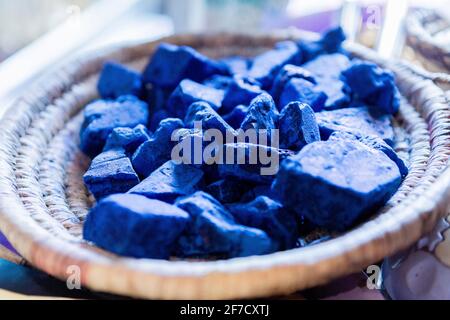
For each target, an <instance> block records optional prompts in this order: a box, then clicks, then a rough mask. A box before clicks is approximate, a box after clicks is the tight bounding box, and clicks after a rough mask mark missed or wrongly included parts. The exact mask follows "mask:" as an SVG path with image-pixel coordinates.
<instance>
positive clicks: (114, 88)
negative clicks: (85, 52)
mask: <svg viewBox="0 0 450 320" xmlns="http://www.w3.org/2000/svg"><path fill="white" fill-rule="evenodd" d="M142 89H143V86H142V79H141V75H140V74H139V73H138V72H136V71H133V70H130V69H128V68H126V67H125V66H122V65H120V64H118V63H114V62H106V63H105V64H104V65H103V69H102V71H101V73H100V78H99V80H98V83H97V90H98V92H99V94H100V96H101V97H102V98H103V99H116V98H118V97H120V96H124V95H133V96H137V97H139V96H140V95H141V94H142Z"/></svg>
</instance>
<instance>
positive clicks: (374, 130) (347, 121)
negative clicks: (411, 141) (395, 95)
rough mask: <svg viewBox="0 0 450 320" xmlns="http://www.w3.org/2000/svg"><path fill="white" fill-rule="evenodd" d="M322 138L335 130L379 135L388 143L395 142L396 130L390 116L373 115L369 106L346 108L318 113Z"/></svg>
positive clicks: (326, 137) (325, 137)
mask: <svg viewBox="0 0 450 320" xmlns="http://www.w3.org/2000/svg"><path fill="white" fill-rule="evenodd" d="M316 119H317V123H318V125H319V129H320V135H321V138H322V140H326V139H328V137H329V136H330V134H331V133H333V132H334V131H345V132H350V133H357V134H363V135H373V136H378V137H380V138H381V139H383V140H384V141H386V143H387V144H389V145H391V146H392V145H393V144H394V130H393V129H392V125H391V119H390V117H389V116H387V115H384V116H373V115H372V114H371V113H370V112H369V109H368V108H367V107H357V108H345V109H339V110H333V111H322V112H318V113H316Z"/></svg>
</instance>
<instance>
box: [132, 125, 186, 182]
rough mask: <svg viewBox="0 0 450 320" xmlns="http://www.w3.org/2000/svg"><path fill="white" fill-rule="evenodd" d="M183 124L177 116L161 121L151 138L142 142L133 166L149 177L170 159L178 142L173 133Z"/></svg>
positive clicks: (135, 155)
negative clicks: (173, 138) (173, 139)
mask: <svg viewBox="0 0 450 320" xmlns="http://www.w3.org/2000/svg"><path fill="white" fill-rule="evenodd" d="M183 126H184V124H183V121H181V120H180V119H176V118H167V119H164V120H162V121H161V122H160V124H159V127H158V129H157V130H156V131H155V133H154V134H153V136H152V137H151V138H150V140H148V141H146V142H144V143H143V144H141V145H140V146H139V147H138V148H137V150H136V151H135V152H134V154H133V157H132V163H133V167H134V169H135V170H136V172H137V173H138V174H139V175H141V176H142V177H147V176H148V175H149V174H150V173H152V172H153V170H155V169H156V168H158V167H160V166H161V165H162V164H163V163H164V162H166V161H168V160H169V159H170V153H171V151H172V148H173V146H174V145H175V143H176V142H175V141H172V139H171V137H172V134H173V132H174V131H175V130H177V129H181V128H183Z"/></svg>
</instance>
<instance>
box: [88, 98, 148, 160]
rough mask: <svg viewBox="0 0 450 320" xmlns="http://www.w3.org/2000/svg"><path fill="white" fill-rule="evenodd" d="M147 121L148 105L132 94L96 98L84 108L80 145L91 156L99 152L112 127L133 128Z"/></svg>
mask: <svg viewBox="0 0 450 320" xmlns="http://www.w3.org/2000/svg"><path fill="white" fill-rule="evenodd" d="M147 122H148V105H147V104H146V103H145V102H143V101H141V100H139V99H137V98H136V97H133V96H122V97H119V98H118V99H117V100H97V101H94V102H91V103H90V104H88V105H87V106H86V108H85V110H84V122H83V125H82V128H81V131H80V140H81V142H80V147H81V150H83V152H84V153H86V154H87V155H88V156H90V157H91V158H93V157H95V156H96V155H97V154H99V153H100V152H101V151H102V149H103V147H104V145H105V142H106V139H107V138H108V136H109V134H110V133H111V132H112V131H113V129H114V128H118V127H128V128H134V127H135V126H137V125H138V124H143V125H146V124H147Z"/></svg>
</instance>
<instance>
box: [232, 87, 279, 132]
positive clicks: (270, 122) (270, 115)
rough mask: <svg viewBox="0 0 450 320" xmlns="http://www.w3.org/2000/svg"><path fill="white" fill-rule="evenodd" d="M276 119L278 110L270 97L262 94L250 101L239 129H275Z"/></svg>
mask: <svg viewBox="0 0 450 320" xmlns="http://www.w3.org/2000/svg"><path fill="white" fill-rule="evenodd" d="M278 117H279V114H278V110H277V108H276V107H275V102H274V101H273V99H272V97H271V96H270V95H269V94H267V93H263V94H260V95H259V96H257V97H256V98H254V99H253V100H252V101H251V103H250V106H249V108H248V113H247V115H246V117H245V119H244V121H242V124H241V129H242V130H244V131H245V130H248V129H255V130H260V129H265V130H271V129H277V128H278ZM268 134H270V132H268Z"/></svg>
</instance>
